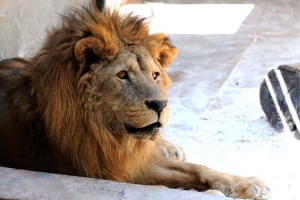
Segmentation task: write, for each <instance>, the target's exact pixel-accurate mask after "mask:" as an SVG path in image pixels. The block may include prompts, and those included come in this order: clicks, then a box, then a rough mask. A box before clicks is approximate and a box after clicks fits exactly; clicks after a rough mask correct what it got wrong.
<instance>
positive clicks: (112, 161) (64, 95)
mask: <svg viewBox="0 0 300 200" xmlns="http://www.w3.org/2000/svg"><path fill="white" fill-rule="evenodd" d="M93 5H94V6H93ZM98 5H101V6H98ZM102 5H103V3H101V2H100V3H99V2H97V3H95V2H94V3H93V4H91V6H89V7H81V8H70V9H68V11H67V13H66V14H64V15H63V16H62V23H61V24H60V25H59V26H57V27H55V28H53V29H52V30H51V31H50V32H49V33H48V36H47V38H46V40H45V42H44V44H43V46H42V47H41V50H40V51H39V52H38V53H37V54H36V55H35V56H34V57H33V58H31V59H30V60H26V59H21V58H17V59H16V58H14V59H13V60H5V61H3V62H1V63H0V84H1V88H0V101H1V104H0V162H1V163H2V164H4V165H5V166H9V167H14V168H21V169H27V170H35V171H43V172H50V173H59V174H67V175H75V176H83V177H92V178H99V179H107V180H113V181H118V182H128V183H135V184H145V185H165V186H167V187H170V188H185V189H196V190H199V191H204V190H208V189H215V190H219V191H221V192H222V193H224V194H225V195H226V196H228V197H233V198H251V199H267V198H268V197H269V195H270V192H269V189H268V187H266V186H265V185H264V183H263V182H262V181H261V180H259V179H257V178H255V177H240V176H235V175H230V174H226V173H222V172H218V171H214V170H212V169H210V168H208V167H206V166H203V165H198V164H193V163H188V162H185V161H184V157H185V156H184V153H183V152H182V151H181V149H180V148H177V147H176V146H175V145H173V144H171V143H169V142H167V141H165V140H164V139H163V138H162V136H161V129H162V128H163V127H164V126H165V124H166V123H167V120H168V116H169V114H168V113H169V108H168V94H167V91H168V88H169V87H170V85H171V79H170V78H169V76H168V75H167V72H166V70H167V67H168V66H169V65H170V64H171V63H172V61H173V60H174V59H175V57H176V54H177V49H176V47H175V46H174V45H173V44H172V42H171V40H170V38H169V37H168V36H167V35H166V34H164V33H156V34H150V33H149V26H148V24H147V23H146V22H145V19H144V18H141V17H138V16H135V15H133V14H125V15H121V14H119V12H118V10H116V9H114V10H109V9H108V8H105V7H104V8H103V6H102ZM97 6H98V7H97ZM14 66H15V67H14Z"/></svg>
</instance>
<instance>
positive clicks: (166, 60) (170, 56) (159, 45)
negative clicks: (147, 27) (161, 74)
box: [146, 33, 177, 68]
mask: <svg viewBox="0 0 300 200" xmlns="http://www.w3.org/2000/svg"><path fill="white" fill-rule="evenodd" d="M146 45H147V47H148V49H149V51H150V54H151V55H152V57H153V58H154V59H156V60H157V61H158V62H159V63H160V64H161V66H162V67H164V68H165V67H167V66H168V65H169V64H171V63H172V62H173V60H174V59H175V58H176V56H177V48H176V47H175V46H174V45H173V44H172V42H171V40H170V38H168V37H167V36H166V35H165V34H162V33H158V34H152V35H150V36H149V39H148V41H147V44H146Z"/></svg>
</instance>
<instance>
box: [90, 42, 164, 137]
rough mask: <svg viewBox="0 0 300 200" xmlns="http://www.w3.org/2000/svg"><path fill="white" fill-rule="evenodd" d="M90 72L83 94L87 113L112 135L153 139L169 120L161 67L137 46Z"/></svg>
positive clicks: (94, 67) (94, 66)
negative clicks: (103, 125)
mask: <svg viewBox="0 0 300 200" xmlns="http://www.w3.org/2000/svg"><path fill="white" fill-rule="evenodd" d="M91 68H92V69H91V72H90V74H89V77H90V78H89V83H88V85H87V88H86V90H85V94H84V95H85V96H86V97H87V99H88V100H87V101H86V102H87V103H88V104H89V105H88V106H89V107H90V110H91V111H92V112H94V114H96V115H101V117H102V120H103V121H104V123H105V124H106V125H107V127H108V128H109V129H110V130H111V131H112V132H113V133H114V134H124V132H126V133H127V134H130V135H131V136H133V137H135V138H143V139H145V138H150V139H152V138H154V136H155V135H156V133H157V132H158V131H159V129H160V128H161V127H163V126H164V125H165V123H166V121H167V119H168V97H167V93H166V89H167V88H166V87H165V85H166V81H168V80H166V79H168V78H167V76H166V74H165V70H164V69H163V68H162V67H161V66H160V63H159V62H158V61H156V60H155V59H153V58H152V57H151V55H150V53H149V51H148V50H147V49H146V48H144V47H138V46H137V47H134V48H131V50H128V49H125V50H123V51H120V52H119V53H118V54H117V55H116V56H115V58H114V59H113V60H112V61H109V62H104V63H95V64H93V65H92V66H91Z"/></svg>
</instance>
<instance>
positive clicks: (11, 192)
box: [0, 167, 226, 200]
mask: <svg viewBox="0 0 300 200" xmlns="http://www.w3.org/2000/svg"><path fill="white" fill-rule="evenodd" d="M0 177H1V179H0V199H2V198H4V199H30V200H35V199H36V200H43V199H47V200H57V199H68V200H77V199H78V200H82V199H86V200H93V199H95V200H96V199H99V200H100V199H101V200H104V199H107V200H108V199H109V200H125V199H128V200H141V199H143V200H150V199H157V200H165V199H172V200H180V199H185V200H192V199H203V200H225V199H226V198H225V197H223V196H221V195H217V196H216V195H212V194H209V193H199V192H196V191H184V190H176V189H169V188H166V187H163V186H144V185H133V184H126V183H116V182H112V181H106V180H97V179H90V178H82V177H75V176H64V175H57V174H49V173H41V172H31V171H24V170H15V169H10V168H3V167H2V168H1V167H0Z"/></svg>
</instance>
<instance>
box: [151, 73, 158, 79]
mask: <svg viewBox="0 0 300 200" xmlns="http://www.w3.org/2000/svg"><path fill="white" fill-rule="evenodd" d="M152 77H153V79H154V80H156V79H157V78H158V77H159V72H154V73H153V74H152Z"/></svg>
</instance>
